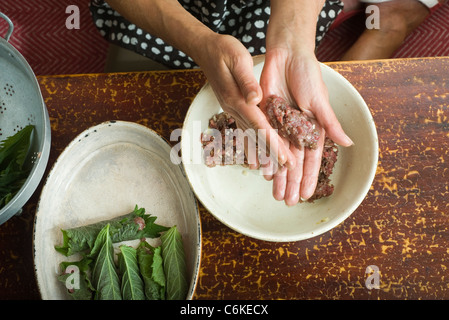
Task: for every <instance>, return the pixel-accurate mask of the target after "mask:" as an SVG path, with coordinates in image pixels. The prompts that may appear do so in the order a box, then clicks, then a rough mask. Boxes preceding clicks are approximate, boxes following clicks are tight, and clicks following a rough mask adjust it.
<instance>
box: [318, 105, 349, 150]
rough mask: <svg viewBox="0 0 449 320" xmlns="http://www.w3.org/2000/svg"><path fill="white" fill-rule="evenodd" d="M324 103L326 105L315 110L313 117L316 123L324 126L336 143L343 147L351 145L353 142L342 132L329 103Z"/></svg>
mask: <svg viewBox="0 0 449 320" xmlns="http://www.w3.org/2000/svg"><path fill="white" fill-rule="evenodd" d="M325 105H327V107H324V108H323V107H322V108H319V109H318V110H317V111H315V112H316V113H315V118H316V119H317V121H318V123H319V124H320V125H321V127H323V128H324V130H325V132H326V133H327V135H328V137H329V138H331V139H332V140H333V141H334V142H335V143H336V144H338V145H340V146H343V147H349V146H352V145H353V144H354V142H353V141H352V140H351V138H349V137H348V135H347V134H346V133H345V132H344V130H343V128H342V126H341V124H340V122H339V121H338V119H337V117H336V115H335V113H334V111H333V110H332V107H331V105H330V103H329V102H325Z"/></svg>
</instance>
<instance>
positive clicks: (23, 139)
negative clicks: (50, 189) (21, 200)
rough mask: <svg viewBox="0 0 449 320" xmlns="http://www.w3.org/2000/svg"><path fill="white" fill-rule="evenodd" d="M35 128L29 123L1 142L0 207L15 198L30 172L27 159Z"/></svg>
mask: <svg viewBox="0 0 449 320" xmlns="http://www.w3.org/2000/svg"><path fill="white" fill-rule="evenodd" d="M33 129H34V126H33V125H28V126H26V127H25V128H23V129H21V130H19V131H18V132H17V133H16V134H14V135H12V136H10V137H8V138H6V139H5V140H3V141H1V142H0V209H1V208H2V207H4V206H5V205H7V204H8V202H9V201H11V199H12V198H14V196H15V195H16V193H17V192H18V191H19V190H20V188H21V187H22V186H23V184H24V183H25V180H26V179H27V177H28V174H29V173H30V169H29V168H26V167H25V159H26V156H27V154H28V150H29V148H30V141H31V133H32V132H33Z"/></svg>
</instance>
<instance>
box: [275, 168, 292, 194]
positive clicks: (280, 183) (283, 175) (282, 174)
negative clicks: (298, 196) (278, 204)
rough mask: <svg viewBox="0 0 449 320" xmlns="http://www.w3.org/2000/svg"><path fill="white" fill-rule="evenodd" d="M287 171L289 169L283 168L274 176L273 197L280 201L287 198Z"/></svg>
mask: <svg viewBox="0 0 449 320" xmlns="http://www.w3.org/2000/svg"><path fill="white" fill-rule="evenodd" d="M287 171H288V169H287V168H286V167H281V168H279V169H278V170H277V172H276V173H275V174H274V176H273V197H274V198H275V199H276V200H279V201H282V200H284V198H285V188H286V186H287Z"/></svg>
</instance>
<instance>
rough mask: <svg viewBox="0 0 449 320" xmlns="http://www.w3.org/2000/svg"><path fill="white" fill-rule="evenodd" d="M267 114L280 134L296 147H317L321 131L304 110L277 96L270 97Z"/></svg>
mask: <svg viewBox="0 0 449 320" xmlns="http://www.w3.org/2000/svg"><path fill="white" fill-rule="evenodd" d="M267 116H268V119H269V121H270V124H271V126H272V127H273V128H274V129H277V130H278V133H279V135H281V136H283V137H284V138H287V139H288V140H289V141H290V142H291V143H293V145H294V146H295V147H297V148H298V149H301V148H302V147H304V146H305V147H307V148H311V149H316V147H317V142H318V139H319V136H320V133H319V131H318V130H317V129H316V128H315V125H314V124H313V123H312V122H311V121H310V119H308V118H307V117H306V115H305V114H304V113H303V112H301V111H300V110H298V109H295V108H293V107H291V106H290V105H289V104H288V103H287V102H286V101H285V100H284V99H282V98H280V97H276V96H272V97H270V98H268V99H267Z"/></svg>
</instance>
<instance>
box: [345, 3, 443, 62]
mask: <svg viewBox="0 0 449 320" xmlns="http://www.w3.org/2000/svg"><path fill="white" fill-rule="evenodd" d="M440 1H441V0H440ZM377 6H378V7H379V11H380V16H379V19H380V28H379V29H366V30H365V31H364V32H363V33H362V35H361V36H360V37H359V39H357V41H356V42H355V43H354V45H353V46H352V47H351V48H350V49H349V50H348V51H347V52H346V53H345V54H344V55H343V57H342V59H341V60H368V59H385V58H389V57H391V55H392V54H393V53H394V52H395V51H396V49H398V48H399V47H400V46H401V44H402V43H403V42H404V40H405V38H406V37H407V36H408V35H409V34H410V33H411V32H412V31H413V30H415V29H416V28H417V27H418V26H419V25H420V24H421V23H422V22H423V21H424V20H425V18H426V17H427V15H428V14H429V9H428V8H427V7H426V6H424V5H423V4H422V3H421V2H419V1H417V0H393V1H389V2H383V3H378V4H377Z"/></svg>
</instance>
